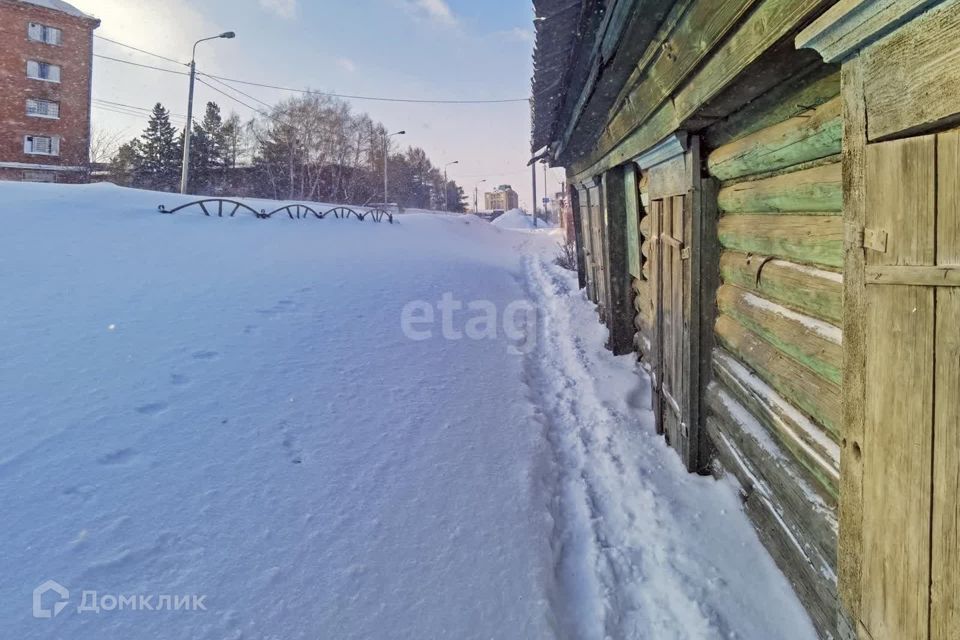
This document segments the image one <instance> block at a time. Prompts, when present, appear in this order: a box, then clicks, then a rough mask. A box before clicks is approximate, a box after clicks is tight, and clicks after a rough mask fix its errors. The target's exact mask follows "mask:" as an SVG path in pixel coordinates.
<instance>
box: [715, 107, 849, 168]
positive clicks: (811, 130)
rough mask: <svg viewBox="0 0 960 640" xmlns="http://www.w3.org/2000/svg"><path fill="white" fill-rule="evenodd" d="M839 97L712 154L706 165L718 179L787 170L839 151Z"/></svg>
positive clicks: (840, 126) (840, 129) (840, 125)
mask: <svg viewBox="0 0 960 640" xmlns="http://www.w3.org/2000/svg"><path fill="white" fill-rule="evenodd" d="M840 107H841V103H840V98H839V97H836V98H834V99H833V100H830V101H829V102H827V103H825V104H823V105H821V106H819V107H816V108H814V109H811V110H809V111H808V112H806V113H804V114H803V115H799V116H796V117H794V118H790V119H788V120H785V121H784V122H781V123H780V124H777V125H774V126H772V127H768V128H766V129H763V130H761V131H757V132H756V133H753V134H751V135H748V136H746V137H744V138H741V139H739V140H737V141H735V142H732V143H730V144H728V145H725V146H723V147H720V148H719V149H717V150H715V151H714V152H713V153H711V154H710V157H709V158H708V159H707V167H708V168H709V170H710V174H711V175H712V176H714V177H715V178H717V179H718V180H731V179H734V178H740V177H743V176H748V175H754V174H758V173H765V172H769V171H776V170H778V169H786V168H787V167H791V166H794V165H798V164H801V163H803V162H808V161H810V160H817V159H820V158H826V157H828V156H832V155H836V154H838V153H840V143H841V140H842V139H843V122H842V120H841V118H840Z"/></svg>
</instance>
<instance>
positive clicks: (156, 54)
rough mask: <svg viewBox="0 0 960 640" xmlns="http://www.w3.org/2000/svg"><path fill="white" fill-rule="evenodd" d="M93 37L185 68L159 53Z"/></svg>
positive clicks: (108, 39)
mask: <svg viewBox="0 0 960 640" xmlns="http://www.w3.org/2000/svg"><path fill="white" fill-rule="evenodd" d="M93 37H94V38H96V39H97V40H103V41H104V42H109V43H111V44H115V45H118V46H121V47H126V48H127V49H133V50H134V51H138V52H140V53H145V54H147V55H148V56H153V57H154V58H160V59H161V60H166V61H167V62H172V63H174V64H179V65H182V66H187V64H186V63H184V62H180V61H179V60H174V59H173V58H168V57H167V56H162V55H160V54H159V53H154V52H153V51H147V50H146V49H141V48H139V47H135V46H133V45H131V44H127V43H125V42H120V41H118V40H111V39H110V38H105V37H103V36H93Z"/></svg>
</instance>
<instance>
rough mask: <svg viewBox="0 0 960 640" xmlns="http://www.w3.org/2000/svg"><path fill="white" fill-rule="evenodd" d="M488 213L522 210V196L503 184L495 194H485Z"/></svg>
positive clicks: (484, 199)
mask: <svg viewBox="0 0 960 640" xmlns="http://www.w3.org/2000/svg"><path fill="white" fill-rule="evenodd" d="M483 202H484V205H485V208H486V210H487V211H498V210H499V211H510V210H511V209H519V208H520V196H518V195H517V192H516V191H514V190H513V188H512V187H511V186H510V185H508V184H502V185H500V186H499V187H497V188H496V189H495V190H494V191H493V192H489V193H485V194H483Z"/></svg>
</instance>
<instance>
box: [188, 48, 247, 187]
mask: <svg viewBox="0 0 960 640" xmlns="http://www.w3.org/2000/svg"><path fill="white" fill-rule="evenodd" d="M236 37H237V34H235V33H234V32H233V31H224V32H223V33H221V34H220V35H218V36H210V37H209V38H201V39H199V40H197V41H196V42H194V43H193V53H192V54H191V56H190V94H189V97H188V98H187V126H186V128H185V129H184V130H183V170H182V173H181V174H180V193H186V192H187V185H188V184H189V182H190V129H191V127H192V125H193V82H194V80H196V78H197V45H198V44H200V43H201V42H206V41H207V40H216V39H218V38H226V39H228V40H229V39H231V38H236Z"/></svg>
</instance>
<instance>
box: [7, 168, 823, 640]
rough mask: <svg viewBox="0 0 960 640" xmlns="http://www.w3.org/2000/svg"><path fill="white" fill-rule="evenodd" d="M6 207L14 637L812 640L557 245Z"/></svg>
mask: <svg viewBox="0 0 960 640" xmlns="http://www.w3.org/2000/svg"><path fill="white" fill-rule="evenodd" d="M0 201H3V202H4V203H6V207H5V210H4V211H3V212H2V213H0V216H3V224H4V233H3V234H2V235H0V282H2V287H3V292H4V299H5V303H4V307H3V309H2V310H0V333H2V335H3V336H4V337H5V339H4V340H3V341H0V417H2V422H3V424H2V427H3V432H4V437H3V438H2V439H0V487H2V489H3V490H2V492H0V514H3V517H2V519H0V540H2V545H3V546H2V556H0V557H2V561H0V638H22V639H32V638H70V639H71V640H83V639H91V640H93V639H97V640H100V639H109V638H209V639H211V640H213V639H216V640H221V639H224V638H237V639H240V638H277V639H284V640H287V639H294V638H305V639H306V638H310V639H315V638H338V639H340V638H344V639H346V638H358V639H359V638H418V639H420V638H509V639H512V638H517V639H529V638H614V639H615V638H657V639H660V638H668V639H669V638H813V637H814V633H813V630H812V627H811V625H810V623H809V621H808V620H807V618H806V616H805V614H804V613H803V610H802V608H801V607H800V605H799V604H798V602H797V601H796V599H795V597H794V596H793V595H792V593H791V592H790V589H789V586H788V584H787V583H786V580H785V579H784V578H783V577H782V576H781V575H780V574H779V573H778V572H777V570H776V568H775V566H774V564H773V562H772V560H771V559H770V558H769V557H768V555H767V554H766V552H765V551H764V550H763V548H762V547H761V545H760V543H759V541H758V540H757V538H756V535H755V534H754V532H753V530H752V528H751V526H750V524H749V523H748V521H747V520H746V518H745V516H744V515H743V514H742V513H741V511H740V505H739V501H738V498H737V495H736V492H735V490H734V488H733V487H732V486H731V485H730V484H729V483H727V482H725V481H724V482H717V481H715V480H713V479H711V478H702V477H697V476H691V475H688V474H686V473H685V472H684V470H683V469H682V467H681V465H680V463H679V461H678V460H677V459H676V456H675V455H674V454H673V453H672V452H671V451H670V450H669V449H668V448H667V447H666V446H665V444H664V443H663V441H662V440H661V439H660V438H658V437H657V436H656V435H655V434H654V432H653V428H652V416H651V414H650V412H649V410H648V409H647V406H648V404H649V398H648V391H647V389H648V386H649V385H648V382H647V380H646V379H645V378H644V377H643V375H642V374H641V373H640V372H638V371H637V370H636V369H635V366H634V364H633V362H632V360H631V359H630V358H629V357H621V358H614V357H613V356H611V355H610V354H609V353H608V352H606V351H605V350H604V349H603V342H604V340H605V338H606V336H605V332H604V330H603V329H602V327H600V326H599V325H598V324H597V322H596V314H595V312H594V311H593V309H592V306H591V305H590V304H589V303H588V302H587V301H586V300H585V298H584V297H583V294H582V292H580V291H578V290H577V288H576V282H575V277H573V276H572V275H571V274H570V273H569V272H564V271H562V270H560V269H559V268H557V267H555V266H554V265H552V264H551V257H552V254H553V253H554V249H555V243H556V241H557V237H556V236H555V235H554V233H555V232H552V231H549V230H539V231H527V230H511V229H505V228H498V227H496V226H493V225H490V224H488V223H486V222H484V221H481V220H479V219H477V218H475V217H473V216H461V217H452V216H445V215H430V214H414V215H405V216H400V217H399V218H398V224H395V225H389V224H375V223H372V222H370V221H367V222H359V221H356V220H334V219H327V220H323V221H317V220H302V221H295V220H287V219H272V220H257V219H254V218H252V217H239V214H238V217H237V218H233V219H216V218H205V217H204V216H202V215H198V214H196V213H189V212H187V211H184V212H182V213H179V214H176V215H173V216H166V215H161V214H159V213H157V211H156V207H157V205H158V204H161V203H164V204H167V205H168V206H169V205H171V204H175V203H178V202H181V201H182V200H181V199H180V197H179V196H171V195H169V194H157V193H151V192H144V191H135V190H127V189H119V188H116V187H112V186H109V185H90V186H82V187H68V186H42V185H26V184H11V183H0ZM461 304H462V305H463V306H462V307H458V305H461ZM530 309H535V314H534V315H530V314H529V313H527V312H528V311H529V310H530ZM514 312H516V313H514ZM491 313H492V315H491ZM511 314H512V315H513V316H514V317H513V318H511V317H509V316H510V315H511ZM482 318H487V319H490V318H493V320H492V326H491V322H483V321H482ZM518 318H519V319H518ZM47 581H55V582H56V584H57V585H62V588H63V590H64V591H65V592H64V593H58V592H57V591H45V592H44V593H42V594H41V596H40V601H39V605H40V612H41V615H42V614H43V613H44V612H46V613H49V616H50V617H46V618H45V617H35V615H34V614H35V613H36V610H35V609H34V604H35V603H34V602H33V596H34V589H35V588H36V587H39V586H41V585H43V584H45V583H46V582H47ZM47 584H49V583H47ZM165 596H173V598H172V599H168V600H166V602H168V603H169V602H176V601H177V600H176V597H177V596H181V597H182V596H191V597H194V596H195V597H197V598H202V600H201V602H202V604H203V606H202V607H193V606H190V607H187V606H184V607H182V608H180V609H173V610H171V609H172V607H171V608H161V607H158V606H157V605H158V604H159V603H160V602H163V601H164V600H163V598H164V597H165ZM131 598H134V599H135V600H134V601H135V602H136V605H134V606H131V604H130V603H131ZM121 602H124V603H125V606H123V607H120V606H119V604H120V603H121ZM144 603H146V604H150V605H151V608H152V609H157V608H161V609H162V610H150V609H148V608H147V607H145V606H142V605H143V604H144ZM94 604H96V608H97V609H99V610H94V607H93V606H92V605H94ZM84 605H86V606H84Z"/></svg>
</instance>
